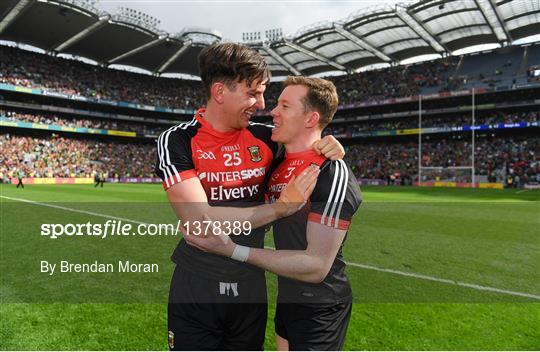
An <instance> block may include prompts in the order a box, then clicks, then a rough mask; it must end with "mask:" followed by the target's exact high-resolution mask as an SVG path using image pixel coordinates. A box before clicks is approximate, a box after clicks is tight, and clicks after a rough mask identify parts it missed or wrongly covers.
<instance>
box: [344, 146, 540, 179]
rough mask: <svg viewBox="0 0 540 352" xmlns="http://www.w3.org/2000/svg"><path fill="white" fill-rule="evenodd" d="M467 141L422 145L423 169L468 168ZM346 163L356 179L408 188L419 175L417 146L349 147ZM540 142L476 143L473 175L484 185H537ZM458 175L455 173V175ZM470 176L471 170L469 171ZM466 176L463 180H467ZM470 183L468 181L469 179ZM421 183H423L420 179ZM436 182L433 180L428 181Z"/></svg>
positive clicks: (469, 152)
mask: <svg viewBox="0 0 540 352" xmlns="http://www.w3.org/2000/svg"><path fill="white" fill-rule="evenodd" d="M471 148H472V145H471V143H470V141H464V140H460V139H442V140H438V141H432V142H429V141H426V142H422V161H421V165H422V167H443V168H449V167H469V166H471V164H472V161H471ZM346 150H347V154H346V159H347V160H348V161H349V162H350V165H352V169H353V171H354V172H355V175H356V176H357V178H361V179H380V180H390V179H392V178H396V179H397V180H400V183H402V184H411V182H412V181H413V180H415V178H417V175H418V144H417V143H416V142H409V143H394V144H392V143H387V144H381V143H373V144H360V145H354V146H351V147H348V148H347V149H346ZM539 152H540V138H517V137H516V138H495V139H478V140H477V141H476V142H475V172H476V175H478V176H485V181H489V182H506V181H507V178H508V177H509V176H511V177H516V176H517V179H518V181H517V183H514V185H517V186H519V185H520V184H524V183H526V182H529V181H535V182H539V183H540V153H539ZM456 174H457V173H456ZM468 174H469V175H470V170H469V171H468ZM469 175H466V176H469ZM468 179H469V181H468V182H470V177H468ZM422 181H426V179H423V180H422ZM431 181H435V179H431Z"/></svg>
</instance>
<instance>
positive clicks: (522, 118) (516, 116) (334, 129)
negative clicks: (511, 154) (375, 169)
mask: <svg viewBox="0 0 540 352" xmlns="http://www.w3.org/2000/svg"><path fill="white" fill-rule="evenodd" d="M535 121H540V113H538V112H536V111H527V112H511V113H508V112H500V111H499V112H479V113H477V116H476V117H475V125H493V124H501V123H505V124H512V123H519V122H535ZM471 124H472V117H471V114H470V113H467V114H462V115H458V116H454V115H450V116H448V115H446V116H440V117H433V116H430V117H426V118H424V119H423V120H422V127H423V128H430V127H443V128H447V127H458V126H464V125H471ZM411 128H418V119H417V117H406V118H396V119H391V120H388V119H377V120H367V121H361V122H360V121H359V122H355V123H354V124H352V123H347V124H345V123H335V124H331V125H330V126H328V127H327V128H326V129H325V131H324V133H325V134H334V135H346V136H348V137H351V136H352V135H353V134H354V133H358V132H373V131H389V130H403V129H411Z"/></svg>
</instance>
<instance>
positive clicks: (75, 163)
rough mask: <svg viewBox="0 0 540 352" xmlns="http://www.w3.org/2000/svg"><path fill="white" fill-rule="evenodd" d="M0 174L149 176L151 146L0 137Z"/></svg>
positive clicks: (64, 139) (151, 161) (153, 159)
mask: <svg viewBox="0 0 540 352" xmlns="http://www.w3.org/2000/svg"><path fill="white" fill-rule="evenodd" d="M0 148H1V149H2V155H1V156H0V175H1V178H2V179H5V178H6V177H9V178H11V177H14V175H16V174H17V172H19V171H23V172H24V174H25V175H26V176H27V177H92V176H93V174H94V173H95V172H100V173H108V175H109V176H110V177H152V175H153V169H154V168H153V163H154V161H155V154H156V151H155V147H154V145H153V144H152V145H144V144H135V143H118V142H108V143H105V142H99V141H91V140H82V139H81V140H79V139H73V138H64V137H60V136H58V135H56V134H53V135H52V137H50V138H36V137H30V136H16V135H10V134H1V135H0Z"/></svg>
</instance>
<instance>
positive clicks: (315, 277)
mask: <svg viewBox="0 0 540 352" xmlns="http://www.w3.org/2000/svg"><path fill="white" fill-rule="evenodd" d="M329 272H330V267H329V266H326V265H324V266H320V267H317V268H315V270H314V271H313V272H312V273H311V275H309V278H308V280H306V281H307V282H309V283H311V284H320V283H321V282H323V281H324V279H325V278H326V277H327V276H328V273H329Z"/></svg>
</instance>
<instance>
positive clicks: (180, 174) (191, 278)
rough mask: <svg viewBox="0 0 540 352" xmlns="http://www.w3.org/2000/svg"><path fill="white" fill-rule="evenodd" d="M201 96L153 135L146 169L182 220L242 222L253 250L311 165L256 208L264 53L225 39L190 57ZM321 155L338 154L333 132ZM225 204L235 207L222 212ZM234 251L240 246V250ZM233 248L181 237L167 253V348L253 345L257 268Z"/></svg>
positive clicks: (301, 186) (263, 149)
mask: <svg viewBox="0 0 540 352" xmlns="http://www.w3.org/2000/svg"><path fill="white" fill-rule="evenodd" d="M199 69H200V75H201V79H202V81H203V85H204V87H205V89H206V92H207V96H208V101H207V105H206V108H205V109H199V110H198V111H197V113H196V114H195V117H194V119H193V120H192V121H191V122H187V123H183V124H180V125H178V126H175V127H172V128H170V129H168V130H167V131H165V132H163V133H162V134H161V135H160V137H159V138H158V161H157V163H156V173H157V174H158V175H159V176H160V177H161V178H162V180H163V186H164V188H165V190H166V191H167V197H168V199H169V201H170V203H171V205H172V207H173V209H174V211H175V213H176V215H177V216H178V218H179V219H181V221H183V223H186V222H191V223H192V224H194V222H196V221H202V220H204V219H203V215H204V214H208V215H209V216H211V217H212V219H213V220H214V221H220V222H227V221H228V222H229V223H232V222H233V221H240V222H242V223H243V222H245V221H249V222H250V224H251V227H252V228H253V229H254V230H253V231H251V233H249V235H244V236H235V238H234V242H235V243H238V244H240V245H242V246H247V247H254V248H263V245H264V241H263V239H264V228H263V227H264V225H265V224H267V223H270V222H272V221H274V220H276V219H278V218H280V217H283V216H288V215H290V214H292V213H294V212H295V211H297V210H298V207H299V203H300V204H301V203H302V202H303V201H304V200H305V199H306V198H307V195H308V194H310V192H311V190H312V189H313V187H314V184H315V181H316V176H317V174H318V172H319V171H318V169H316V168H311V169H308V170H306V171H305V172H304V173H303V174H302V175H300V176H299V177H298V178H297V179H296V180H295V181H294V183H292V185H291V186H290V187H286V189H285V190H284V192H285V197H282V199H280V202H276V203H274V204H264V193H265V184H266V180H267V176H268V174H269V173H270V172H271V169H272V164H273V162H274V158H275V156H276V155H277V154H278V145H277V144H276V143H275V142H273V141H271V134H272V132H271V128H269V127H268V126H265V125H260V124H254V123H250V121H249V120H250V118H251V116H252V115H253V114H254V113H255V111H256V110H257V109H260V110H262V109H264V107H265V105H264V98H263V93H264V91H265V88H266V84H267V83H268V80H269V78H270V72H269V70H268V67H267V65H266V62H265V61H264V58H263V57H262V56H261V55H260V54H258V53H257V52H256V51H254V50H253V49H250V48H248V47H246V46H243V45H240V44H233V43H225V44H214V45H211V46H209V47H206V48H205V49H203V50H202V51H201V53H200V55H199ZM314 147H315V148H316V149H317V150H318V151H319V152H322V153H323V154H325V155H327V156H328V157H337V158H341V157H342V156H343V149H342V147H341V145H339V143H337V141H336V140H335V139H333V138H326V137H325V139H323V140H320V141H317V142H315V143H314ZM232 206H235V208H232ZM242 248H243V247H242ZM244 255H245V253H244V252H242V251H241V250H240V251H237V252H233V253H231V254H230V256H229V258H224V257H221V256H217V255H214V254H210V253H206V252H204V251H201V250H200V249H198V248H196V247H193V246H189V245H187V244H186V242H185V240H182V241H181V242H180V243H179V245H178V247H177V248H176V250H175V251H174V254H173V256H172V259H173V261H174V262H175V263H176V264H177V266H176V270H175V272H174V274H173V278H172V282H171V288H170V294H169V306H168V322H169V323H168V326H169V348H171V349H187V350H199V349H205V350H216V349H218V350H246V349H248V350H260V349H262V348H263V343H264V336H265V328H266V314H267V305H266V281H265V276H264V271H263V270H261V269H259V268H256V267H254V266H252V265H248V264H245V263H242V262H241V261H238V260H237V259H239V258H242V257H243V256H244Z"/></svg>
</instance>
